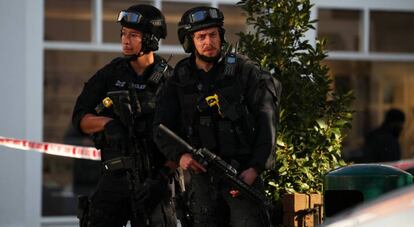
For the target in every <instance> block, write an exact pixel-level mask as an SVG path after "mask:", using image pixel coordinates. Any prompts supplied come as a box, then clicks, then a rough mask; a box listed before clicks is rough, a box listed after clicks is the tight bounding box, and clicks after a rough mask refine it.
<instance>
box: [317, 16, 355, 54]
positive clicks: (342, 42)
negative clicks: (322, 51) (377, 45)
mask: <svg viewBox="0 0 414 227" xmlns="http://www.w3.org/2000/svg"><path fill="white" fill-rule="evenodd" d="M361 24H362V23H361V11H357V10H336V9H335V10H334V9H320V10H319V11H318V38H325V39H326V40H327V42H326V43H327V46H326V47H327V49H328V50H338V51H358V50H359V49H360V48H361V47H360V40H361V39H362V34H361V31H362V29H361Z"/></svg>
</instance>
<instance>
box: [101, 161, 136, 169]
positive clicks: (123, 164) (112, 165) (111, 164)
mask: <svg viewBox="0 0 414 227" xmlns="http://www.w3.org/2000/svg"><path fill="white" fill-rule="evenodd" d="M102 165H103V169H104V171H105V172H114V171H118V170H127V169H132V168H133V167H134V160H133V159H132V158H130V157H118V158H113V159H110V160H108V161H105V162H103V163H102Z"/></svg>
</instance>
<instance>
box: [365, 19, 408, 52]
mask: <svg viewBox="0 0 414 227" xmlns="http://www.w3.org/2000/svg"><path fill="white" fill-rule="evenodd" d="M370 15H371V17H370V23H371V26H370V30H371V31H370V32H371V35H370V51H372V52H399V53H414V12H386V11H372V12H371V14H370Z"/></svg>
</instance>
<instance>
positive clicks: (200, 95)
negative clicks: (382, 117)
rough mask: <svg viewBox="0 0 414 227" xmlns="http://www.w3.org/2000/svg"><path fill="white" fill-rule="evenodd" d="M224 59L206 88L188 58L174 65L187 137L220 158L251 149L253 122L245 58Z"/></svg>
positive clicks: (231, 57)
mask: <svg viewBox="0 0 414 227" xmlns="http://www.w3.org/2000/svg"><path fill="white" fill-rule="evenodd" d="M224 61H225V62H224V67H223V68H222V70H221V72H219V75H218V76H217V77H216V80H215V81H214V82H213V83H211V84H210V87H209V88H205V87H203V85H202V84H201V82H200V80H199V78H198V76H197V75H195V73H196V72H195V70H191V62H190V59H189V58H187V59H184V60H182V61H181V62H179V63H178V64H177V67H176V73H177V77H178V83H177V87H178V96H179V102H180V105H181V118H182V119H181V120H182V122H183V124H184V129H185V133H186V136H187V139H188V141H190V143H191V144H192V145H194V146H196V147H206V148H208V149H209V150H211V151H213V152H215V153H217V154H220V155H221V156H222V157H223V158H233V157H235V156H243V155H248V154H250V153H251V149H250V148H251V145H252V142H253V141H252V139H253V138H254V135H253V132H254V122H253V116H252V115H251V114H250V112H251V111H250V110H249V107H248V106H247V105H246V104H245V99H244V94H243V93H244V90H245V86H246V81H243V80H246V78H242V76H243V75H242V72H241V65H242V64H243V62H244V59H242V58H241V57H239V56H237V57H236V56H235V55H233V56H229V55H227V56H226V57H225V59H224ZM219 67H220V66H219ZM204 86H205V85H204Z"/></svg>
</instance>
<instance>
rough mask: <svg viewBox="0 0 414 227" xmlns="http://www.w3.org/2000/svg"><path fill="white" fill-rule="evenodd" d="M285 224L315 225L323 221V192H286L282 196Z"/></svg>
mask: <svg viewBox="0 0 414 227" xmlns="http://www.w3.org/2000/svg"><path fill="white" fill-rule="evenodd" d="M282 206H283V226H285V227H314V226H316V225H318V224H321V223H322V214H323V198H322V195H321V194H302V193H294V194H286V195H284V196H283V198H282Z"/></svg>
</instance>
